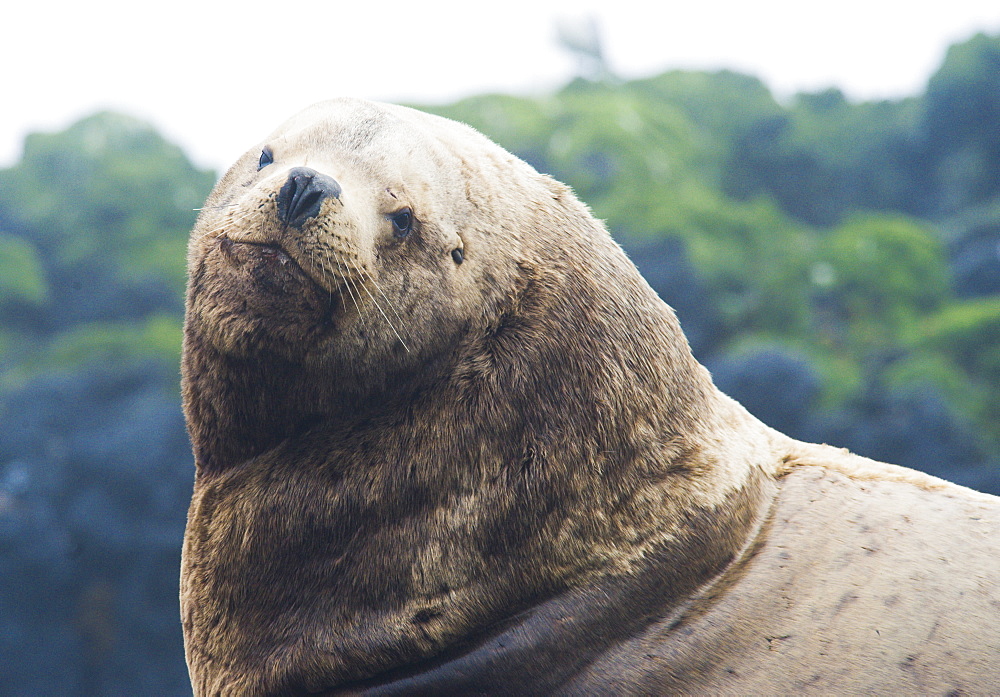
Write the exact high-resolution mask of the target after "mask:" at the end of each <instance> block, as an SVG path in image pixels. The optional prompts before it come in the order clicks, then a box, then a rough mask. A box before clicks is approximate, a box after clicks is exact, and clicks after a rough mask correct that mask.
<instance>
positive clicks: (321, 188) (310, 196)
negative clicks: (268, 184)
mask: <svg viewBox="0 0 1000 697" xmlns="http://www.w3.org/2000/svg"><path fill="white" fill-rule="evenodd" d="M328 196H333V197H334V198H340V184H338V183H337V180H336V179H334V178H333V177H328V176H327V175H325V174H320V173H319V172H317V171H316V170H314V169H310V168H309V167H295V168H293V169H292V170H291V171H289V172H288V179H287V180H286V181H285V183H284V184H283V185H282V187H281V191H279V192H278V217H279V218H281V221H282V222H284V223H286V224H288V225H291V226H292V227H302V226H303V225H304V224H305V222H306V221H307V220H309V218H314V217H316V215H317V214H318V213H319V209H320V206H322V205H323V201H325V200H326V198H327V197H328Z"/></svg>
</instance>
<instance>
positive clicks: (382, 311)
mask: <svg viewBox="0 0 1000 697" xmlns="http://www.w3.org/2000/svg"><path fill="white" fill-rule="evenodd" d="M365 275H366V276H367V277H368V279H369V280H370V281H371V282H372V283H375V280H374V279H373V278H372V275H371V274H365ZM363 287H364V289H365V292H366V293H368V297H370V298H371V299H372V302H373V303H374V304H375V309H376V310H378V311H379V314H381V315H382V319H384V320H385V323H386V324H388V325H389V329H391V330H392V333H393V334H395V335H396V338H397V339H399V343H401V344H402V345H403V348H404V349H406V352H407V353H409V352H410V347H409V346H407V345H406V342H405V341H403V337H401V336H400V335H399V332H398V331H396V327H395V326H394V325H393V324H392V320H391V319H389V317H388V316H387V315H386V314H385V311H384V310H382V306H381V305H379V302H378V299H377V298H376V297H375V296H374V295H372V292H371V291H370V290H368V284H367V283H365V284H363ZM375 287H376V288H378V284H377V283H375ZM383 297H385V294H384V293H383ZM386 302H387V303H388V302H389V299H388V298H386ZM389 304H390V309H391V305H392V304H391V303H389ZM397 319H398V316H397ZM400 322H401V323H402V320H400Z"/></svg>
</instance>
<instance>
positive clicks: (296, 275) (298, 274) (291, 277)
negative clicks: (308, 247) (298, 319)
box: [219, 236, 325, 292]
mask: <svg viewBox="0 0 1000 697" xmlns="http://www.w3.org/2000/svg"><path fill="white" fill-rule="evenodd" d="M219 251H220V252H221V253H222V256H223V258H224V259H225V260H226V261H227V262H228V263H229V264H230V265H232V266H233V267H235V268H237V269H239V270H241V271H243V272H244V273H247V274H249V276H250V277H251V278H252V279H253V280H254V282H255V283H256V284H258V285H260V286H261V287H262V288H263V289H265V290H270V291H275V292H296V291H301V290H302V285H303V284H305V285H307V286H311V287H312V289H313V290H315V291H319V292H325V290H324V287H323V284H322V283H321V282H320V280H319V279H316V278H314V277H313V276H312V274H310V273H308V272H307V271H306V270H305V269H304V268H303V267H302V265H301V264H299V262H298V261H296V260H295V258H294V257H293V256H292V255H291V254H289V253H288V251H287V250H286V249H285V248H284V247H282V246H281V245H279V244H275V243H270V242H257V241H236V240H232V239H230V238H229V237H227V236H222V237H220V238H219Z"/></svg>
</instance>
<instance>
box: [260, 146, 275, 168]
mask: <svg viewBox="0 0 1000 697" xmlns="http://www.w3.org/2000/svg"><path fill="white" fill-rule="evenodd" d="M272 162H274V152H273V151H272V150H271V148H269V147H266V146H265V147H264V149H263V150H261V151H260V161H259V162H258V163H257V171H258V172H259V171H261V170H262V169H264V168H265V167H267V166H268V165H269V164H271V163H272Z"/></svg>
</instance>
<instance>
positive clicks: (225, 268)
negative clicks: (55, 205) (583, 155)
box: [188, 100, 558, 391]
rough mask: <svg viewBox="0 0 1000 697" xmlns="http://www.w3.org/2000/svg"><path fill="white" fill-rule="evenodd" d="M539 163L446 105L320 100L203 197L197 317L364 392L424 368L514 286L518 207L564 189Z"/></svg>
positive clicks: (198, 326) (228, 346) (237, 348)
mask: <svg viewBox="0 0 1000 697" xmlns="http://www.w3.org/2000/svg"><path fill="white" fill-rule="evenodd" d="M511 170H514V171H513V172H512V171H511ZM527 170H528V168H527V167H525V166H524V165H523V163H520V162H519V161H517V160H515V159H514V158H512V157H511V156H510V155H509V154H507V153H506V152H504V151H503V150H501V149H500V148H498V147H497V146H495V145H493V144H492V143H491V142H490V141H488V140H487V139H486V138H484V137H482V136H480V135H479V134H478V133H476V132H474V131H473V130H472V129H469V128H465V127H459V126H458V125H457V124H454V123H452V122H449V121H445V120H444V119H439V118H437V117H434V116H430V115H426V114H421V113H419V112H413V111H410V110H403V109H401V108H398V107H387V106H381V105H379V106H376V105H373V104H370V103H367V102H363V101H358V100H338V101H333V102H327V103H324V104H319V105H316V106H314V107H312V108H310V109H308V110H306V111H305V112H303V113H301V114H299V115H298V116H296V117H294V118H292V119H291V120H289V121H288V122H287V123H285V124H284V125H282V126H281V127H280V128H279V129H278V130H276V131H275V132H274V133H273V134H271V135H270V136H269V137H268V138H267V139H266V140H265V141H264V142H263V143H261V144H259V145H257V146H255V147H253V148H252V149H251V150H249V151H248V152H247V153H246V154H245V155H244V156H243V157H242V158H241V159H240V160H239V161H238V162H237V163H236V164H235V165H234V166H233V167H232V168H231V169H230V170H229V171H228V173H227V174H226V175H225V176H224V177H223V179H222V180H221V181H220V182H219V183H218V185H217V186H216V188H215V190H214V192H213V193H212V196H211V197H210V199H209V200H208V202H207V203H206V204H205V207H204V209H203V210H202V213H201V216H200V218H199V221H198V224H197V226H196V228H195V231H194V234H193V235H192V238H191V245H190V272H191V273H190V304H189V309H188V322H189V325H190V329H191V330H194V331H197V332H198V333H199V334H201V335H202V336H203V337H205V339H206V340H207V341H208V342H209V343H210V344H211V345H212V346H213V347H214V348H215V349H217V350H218V351H220V352H222V353H224V354H227V355H230V356H236V357H244V358H251V357H258V358H263V359H266V357H267V356H276V357H280V358H284V359H287V360H290V361H294V362H297V363H299V364H301V365H302V366H304V367H305V368H306V369H308V370H312V371H315V373H316V374H317V377H319V376H331V375H334V374H335V375H336V376H337V379H338V381H339V383H340V384H341V385H343V386H350V389H351V390H353V391H358V390H359V389H360V390H362V391H365V390H372V391H376V390H378V389H380V388H382V387H384V386H385V385H388V384H398V381H399V380H405V379H407V376H408V375H409V376H411V377H412V376H413V374H414V368H415V367H416V366H422V368H423V370H422V371H421V372H424V373H426V371H427V369H428V368H429V366H431V365H432V364H434V363H435V362H436V361H438V360H439V359H440V357H441V356H442V355H443V354H445V353H447V352H449V351H451V350H453V349H454V347H455V345H456V341H457V340H458V338H459V336H460V335H461V334H462V333H464V332H465V331H467V330H468V328H469V326H470V325H471V324H473V323H475V322H476V321H477V320H481V319H482V318H487V317H489V316H490V315H491V314H493V312H494V310H495V308H496V306H497V305H498V303H501V302H503V300H504V298H505V296H506V294H507V290H508V289H509V288H512V287H514V286H515V285H516V280H515V277H516V276H517V275H518V274H519V273H520V272H519V269H518V266H517V261H518V260H519V259H520V258H521V257H522V256H523V254H522V249H521V247H522V242H521V239H520V234H519V225H518V224H517V221H518V220H519V219H521V220H524V222H525V223H529V220H528V219H529V218H530V216H531V215H532V213H531V207H532V201H536V200H538V198H539V197H550V196H551V193H552V190H553V189H552V187H558V185H556V184H555V183H554V182H551V181H549V180H547V179H546V178H543V177H540V176H538V175H535V176H525V174H526V171H527ZM515 175H516V176H515ZM476 182H483V185H482V186H477V185H476ZM498 212H502V213H501V214H500V215H498ZM500 237H502V238H503V246H504V253H503V255H502V256H499V258H498V255H497V252H496V250H495V249H494V248H493V247H492V245H494V244H495V243H496V240H497V238H500ZM505 262H506V263H505ZM362 385H363V387H362Z"/></svg>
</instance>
